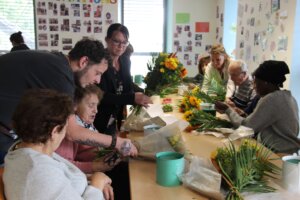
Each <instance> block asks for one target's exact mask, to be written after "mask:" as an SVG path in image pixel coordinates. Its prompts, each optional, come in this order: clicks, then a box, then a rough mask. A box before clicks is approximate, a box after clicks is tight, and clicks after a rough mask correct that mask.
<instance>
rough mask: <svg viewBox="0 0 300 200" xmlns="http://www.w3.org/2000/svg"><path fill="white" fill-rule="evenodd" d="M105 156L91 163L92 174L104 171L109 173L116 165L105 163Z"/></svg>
mask: <svg viewBox="0 0 300 200" xmlns="http://www.w3.org/2000/svg"><path fill="white" fill-rule="evenodd" d="M107 156H108V155H105V156H103V157H102V158H98V159H96V160H94V161H93V163H92V169H93V172H106V171H110V170H111V169H112V168H114V166H115V165H116V164H115V163H114V164H111V163H109V162H106V160H107ZM119 162H120V161H119ZM119 162H118V163H119Z"/></svg>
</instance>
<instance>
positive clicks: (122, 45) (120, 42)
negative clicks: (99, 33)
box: [111, 38, 129, 47]
mask: <svg viewBox="0 0 300 200" xmlns="http://www.w3.org/2000/svg"><path fill="white" fill-rule="evenodd" d="M111 41H112V43H113V45H115V46H121V47H127V46H128V45H129V42H128V41H123V42H122V41H119V40H115V39H113V38H111Z"/></svg>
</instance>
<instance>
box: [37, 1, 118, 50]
mask: <svg viewBox="0 0 300 200" xmlns="http://www.w3.org/2000/svg"><path fill="white" fill-rule="evenodd" d="M35 3H36V30H37V48H38V49H42V50H50V51H66V52H68V51H69V50H70V49H72V47H73V45H74V44H75V43H76V42H77V41H78V40H80V39H82V38H83V37H93V38H103V37H104V35H105V33H103V31H105V29H106V27H108V26H109V25H110V24H112V23H114V22H115V21H116V19H115V14H114V12H115V11H114V10H112V11H105V10H104V7H105V6H106V5H108V4H115V7H116V8H115V9H116V10H117V4H116V3H117V1H100V0H69V1H64V0H61V1H58V0H56V1H53V0H37V1H35Z"/></svg>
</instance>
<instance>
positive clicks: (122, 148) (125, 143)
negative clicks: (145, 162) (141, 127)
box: [116, 137, 138, 156]
mask: <svg viewBox="0 0 300 200" xmlns="http://www.w3.org/2000/svg"><path fill="white" fill-rule="evenodd" d="M116 149H118V151H119V152H120V153H121V154H122V155H123V156H137V154H138V151H137V148H136V147H135V146H134V145H133V144H132V142H131V140H130V139H126V138H120V137H118V139H117V144H116Z"/></svg>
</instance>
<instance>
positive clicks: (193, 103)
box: [189, 96, 198, 107]
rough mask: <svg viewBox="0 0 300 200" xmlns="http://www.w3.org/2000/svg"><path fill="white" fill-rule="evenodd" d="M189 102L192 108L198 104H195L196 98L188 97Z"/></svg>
mask: <svg viewBox="0 0 300 200" xmlns="http://www.w3.org/2000/svg"><path fill="white" fill-rule="evenodd" d="M189 101H190V104H191V105H192V106H194V107H196V106H197V103H198V102H197V98H196V97H194V96H190V98H189Z"/></svg>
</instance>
